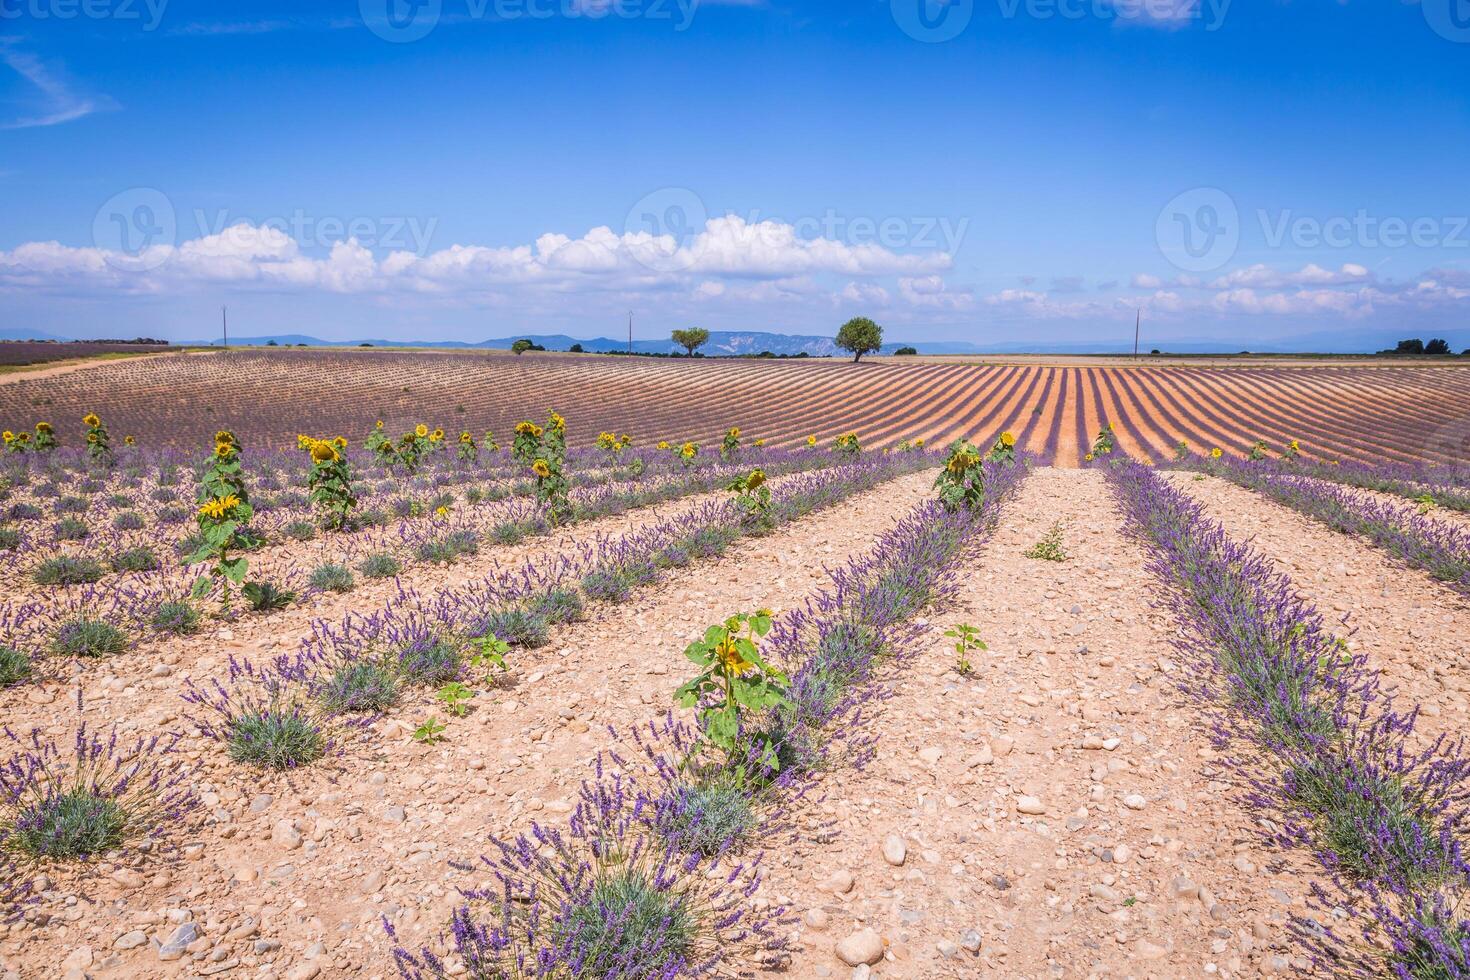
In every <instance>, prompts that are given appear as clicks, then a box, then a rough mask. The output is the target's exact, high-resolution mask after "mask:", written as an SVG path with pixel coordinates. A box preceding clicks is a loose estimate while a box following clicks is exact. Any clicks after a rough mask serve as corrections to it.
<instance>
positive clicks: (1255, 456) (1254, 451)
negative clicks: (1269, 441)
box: [1245, 439, 1271, 463]
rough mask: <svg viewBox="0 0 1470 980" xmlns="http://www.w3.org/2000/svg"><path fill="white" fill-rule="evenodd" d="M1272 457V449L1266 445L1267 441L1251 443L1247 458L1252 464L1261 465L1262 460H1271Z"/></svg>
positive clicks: (1261, 440)
mask: <svg viewBox="0 0 1470 980" xmlns="http://www.w3.org/2000/svg"><path fill="white" fill-rule="evenodd" d="M1270 455H1271V448H1270V447H1269V446H1267V445H1266V440H1265V439H1257V440H1256V441H1255V442H1253V443H1251V448H1250V452H1248V453H1246V454H1245V458H1246V459H1248V460H1250V461H1251V462H1252V463H1259V462H1260V461H1261V460H1263V459H1267V458H1269V457H1270Z"/></svg>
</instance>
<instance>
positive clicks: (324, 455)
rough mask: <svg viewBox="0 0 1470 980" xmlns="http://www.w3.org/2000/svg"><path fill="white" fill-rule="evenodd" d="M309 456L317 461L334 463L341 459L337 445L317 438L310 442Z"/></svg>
mask: <svg viewBox="0 0 1470 980" xmlns="http://www.w3.org/2000/svg"><path fill="white" fill-rule="evenodd" d="M311 458H312V459H314V460H316V461H317V462H318V463H335V462H337V460H339V459H341V458H342V457H341V455H339V454H338V452H337V447H336V446H334V445H332V444H331V443H330V442H326V441H325V440H319V441H317V442H314V443H312V444H311Z"/></svg>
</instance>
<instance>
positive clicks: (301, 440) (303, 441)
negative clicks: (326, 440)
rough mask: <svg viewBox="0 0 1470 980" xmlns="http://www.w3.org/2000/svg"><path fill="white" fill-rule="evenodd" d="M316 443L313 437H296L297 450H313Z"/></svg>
mask: <svg viewBox="0 0 1470 980" xmlns="http://www.w3.org/2000/svg"><path fill="white" fill-rule="evenodd" d="M314 442H316V440H315V439H313V438H312V437H311V436H308V435H302V434H298V435H297V436H296V448H297V449H310V448H311V444H312V443H314Z"/></svg>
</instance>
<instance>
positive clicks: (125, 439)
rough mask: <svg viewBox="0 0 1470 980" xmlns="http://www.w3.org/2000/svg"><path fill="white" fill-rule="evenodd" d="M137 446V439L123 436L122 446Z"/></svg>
mask: <svg viewBox="0 0 1470 980" xmlns="http://www.w3.org/2000/svg"><path fill="white" fill-rule="evenodd" d="M137 444H138V440H137V439H134V438H133V437H132V436H123V445H124V446H136V445H137Z"/></svg>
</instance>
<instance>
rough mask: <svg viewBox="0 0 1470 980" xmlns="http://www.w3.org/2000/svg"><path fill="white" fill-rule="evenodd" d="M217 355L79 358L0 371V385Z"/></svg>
mask: <svg viewBox="0 0 1470 980" xmlns="http://www.w3.org/2000/svg"><path fill="white" fill-rule="evenodd" d="M217 353H219V352H218V351H212V350H191V351H160V352H159V353H157V354H133V355H131V356H129V357H81V358H77V359H76V360H67V361H64V362H62V363H60V364H52V365H50V366H49V367H38V368H35V369H34V370H29V369H27V370H20V371H0V385H8V384H16V383H17V382H21V381H35V380H37V379H38V378H54V377H56V376H57V375H61V374H72V373H73V372H76V371H87V370H92V369H95V368H100V367H105V366H107V365H108V364H136V363H138V362H139V361H152V360H156V359H157V358H160V357H179V356H180V355H183V356H186V357H191V356H194V355H200V356H207V355H209V354H217Z"/></svg>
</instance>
